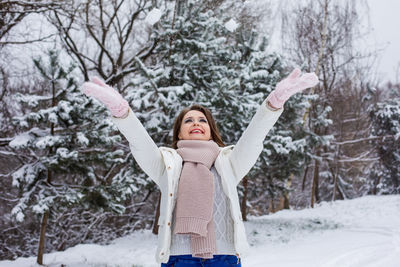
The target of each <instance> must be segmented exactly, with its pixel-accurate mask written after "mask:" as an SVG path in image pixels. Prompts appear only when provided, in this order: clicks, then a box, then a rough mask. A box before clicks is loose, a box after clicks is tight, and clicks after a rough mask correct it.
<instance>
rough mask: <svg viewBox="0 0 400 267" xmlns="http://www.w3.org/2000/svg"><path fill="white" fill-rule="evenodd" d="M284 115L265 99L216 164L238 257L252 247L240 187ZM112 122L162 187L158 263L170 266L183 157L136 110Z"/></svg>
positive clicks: (133, 153)
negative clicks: (159, 141) (160, 141)
mask: <svg viewBox="0 0 400 267" xmlns="http://www.w3.org/2000/svg"><path fill="white" fill-rule="evenodd" d="M282 112H283V109H279V110H276V111H274V110H272V109H270V108H268V107H267V105H266V100H264V102H263V103H262V105H261V106H260V107H259V108H258V111H257V112H256V114H255V115H254V117H253V118H252V120H251V122H250V124H249V125H248V127H247V129H246V130H245V131H244V133H243V134H242V136H241V137H240V139H239V141H238V142H237V144H236V145H235V146H233V145H231V146H226V147H222V148H221V149H220V153H219V155H218V157H217V159H216V160H215V163H214V166H215V169H216V170H217V172H218V174H219V175H220V176H221V183H222V189H223V191H224V193H225V194H226V195H227V196H228V199H229V202H230V205H229V208H230V211H231V216H232V219H233V223H234V246H235V249H236V252H237V254H236V255H237V256H238V257H241V256H244V255H246V253H247V251H248V249H249V244H248V242H247V238H246V233H245V228H244V224H243V221H242V214H241V212H240V206H239V197H238V193H237V188H236V187H237V185H238V183H239V182H240V180H241V179H242V178H243V177H244V176H245V175H246V174H247V173H248V172H249V170H250V169H251V168H252V167H253V165H254V164H255V162H256V160H257V158H258V157H259V155H260V153H261V151H262V149H263V141H264V139H265V137H266V135H267V133H268V132H269V130H270V129H271V128H272V126H273V125H274V124H275V122H276V121H277V120H278V118H279V116H280V115H281V114H282ZM112 120H113V121H114V123H115V124H116V125H117V127H118V128H119V130H120V131H121V133H122V134H123V135H124V136H125V137H126V139H127V140H128V141H129V145H130V148H131V151H132V155H133V156H134V158H135V160H136V161H137V163H138V164H139V166H140V167H141V168H142V169H143V171H144V172H145V173H146V174H147V175H148V176H149V177H150V178H151V179H152V180H153V181H154V182H155V183H156V184H157V185H158V186H159V188H160V191H161V204H160V205H161V206H160V217H159V220H158V225H159V230H158V247H157V252H156V261H157V262H158V263H167V262H168V259H169V255H170V245H171V221H172V212H173V210H174V206H175V203H176V196H177V191H178V181H179V177H180V174H181V169H182V158H181V157H180V156H179V154H178V153H177V152H176V150H175V149H172V148H168V147H157V146H156V144H155V143H154V141H153V140H152V139H151V137H150V136H149V134H148V133H147V131H146V130H145V128H144V127H143V125H142V124H141V123H140V121H139V120H138V119H137V117H136V116H135V114H134V113H133V112H132V110H129V114H128V116H127V117H126V118H123V119H122V118H112Z"/></svg>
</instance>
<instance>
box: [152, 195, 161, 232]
mask: <svg viewBox="0 0 400 267" xmlns="http://www.w3.org/2000/svg"><path fill="white" fill-rule="evenodd" d="M160 204H161V194H159V196H158V204H157V209H156V216H155V218H154V223H153V234H155V235H158V219H159V218H160Z"/></svg>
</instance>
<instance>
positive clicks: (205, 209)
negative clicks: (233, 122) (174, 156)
mask: <svg viewBox="0 0 400 267" xmlns="http://www.w3.org/2000/svg"><path fill="white" fill-rule="evenodd" d="M177 146H178V149H177V152H178V154H179V155H180V156H181V157H182V159H183V167H182V172H181V177H180V179H179V187H178V198H177V203H176V224H175V229H174V233H175V234H190V235H191V244H192V256H193V257H201V258H207V259H209V258H213V255H214V254H215V253H216V239H215V229H214V223H213V204H214V176H213V174H212V173H211V171H210V168H211V166H212V165H213V164H214V161H215V159H216V158H217V156H218V154H219V147H218V145H217V143H215V142H214V141H212V140H210V141H202V140H180V141H178V144H177Z"/></svg>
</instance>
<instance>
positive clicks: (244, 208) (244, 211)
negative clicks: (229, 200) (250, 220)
mask: <svg viewBox="0 0 400 267" xmlns="http://www.w3.org/2000/svg"><path fill="white" fill-rule="evenodd" d="M241 210H242V218H243V221H247V176H245V177H244V178H243V199H242V203H241Z"/></svg>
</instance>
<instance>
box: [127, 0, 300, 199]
mask: <svg viewBox="0 0 400 267" xmlns="http://www.w3.org/2000/svg"><path fill="white" fill-rule="evenodd" d="M176 12H177V13H176V16H175V20H174V21H173V20H172V19H171V16H172V14H169V15H168V14H167V15H165V16H164V17H163V18H162V20H161V25H162V28H160V29H158V30H159V31H158V32H156V34H157V35H158V36H157V38H158V39H159V40H161V41H160V43H159V46H158V47H157V48H156V49H155V53H156V54H157V55H161V56H160V58H161V60H159V61H157V63H154V62H155V61H154V60H148V61H147V62H141V61H139V60H138V59H137V65H138V67H139V69H140V70H141V74H140V75H137V76H136V77H135V79H134V80H132V84H133V86H134V88H137V89H134V90H131V91H130V92H129V93H128V98H129V99H130V102H131V104H132V107H133V108H134V110H135V112H136V114H137V116H138V117H139V118H140V119H141V121H142V122H144V124H145V127H146V128H147V130H148V131H149V133H150V135H151V136H152V137H153V139H154V140H155V141H156V143H157V144H158V145H165V144H168V143H169V140H168V137H169V136H170V134H171V131H170V130H171V128H172V122H173V120H174V119H175V117H176V116H177V113H178V112H179V111H180V110H181V109H182V108H183V107H187V106H190V105H192V104H194V103H198V104H201V105H204V106H206V107H208V108H210V109H211V111H212V112H213V114H214V115H215V117H216V120H217V122H218V125H219V128H220V131H221V134H222V137H223V140H224V142H225V143H226V144H234V143H236V142H237V141H238V139H239V137H240V136H241V134H242V133H243V131H244V130H245V129H246V127H247V125H248V123H249V122H250V119H251V118H252V116H253V115H254V113H255V111H256V110H257V107H258V106H259V105H260V104H261V103H262V101H263V100H264V99H265V98H266V96H267V95H268V93H269V92H271V91H272V90H273V89H274V86H275V84H276V83H277V81H279V80H280V79H281V78H282V77H283V75H282V74H283V66H282V62H281V59H280V57H279V56H278V55H277V54H274V53H270V52H269V51H267V49H266V47H267V40H266V38H264V39H262V38H260V37H259V36H258V35H257V34H256V33H255V32H254V31H251V29H248V28H239V29H237V30H236V32H235V31H234V32H232V31H230V30H229V29H228V28H227V27H226V25H225V23H226V22H227V21H229V20H230V19H231V18H230V17H227V16H226V15H225V14H227V12H224V10H219V9H217V10H213V11H211V10H208V9H207V8H205V6H204V4H203V3H202V2H201V1H186V2H180V5H179V7H178V8H177V11H176ZM303 102H304V101H302V98H301V97H300V98H299V97H297V98H294V100H291V101H290V103H289V104H288V106H287V107H286V108H287V109H289V112H287V115H285V116H284V118H283V119H282V121H281V122H280V124H279V125H280V126H278V127H279V129H280V130H276V132H275V133H274V134H273V135H270V136H269V138H268V139H267V141H266V149H265V151H264V153H263V154H262V159H261V160H260V161H259V162H258V164H257V167H256V168H254V169H253V171H252V173H251V175H252V176H253V177H256V176H259V177H260V180H263V183H264V186H257V188H259V189H260V190H262V191H263V192H264V191H266V190H269V194H268V196H269V197H272V196H274V195H280V194H282V193H283V192H285V186H284V183H285V181H286V180H287V179H288V177H289V174H290V173H298V171H299V170H300V169H301V168H300V166H301V163H302V161H301V158H302V155H301V151H302V148H303V145H304V140H301V138H302V137H300V136H295V137H293V135H296V134H297V135H299V133H298V132H299V131H300V130H299V118H298V116H296V114H300V113H299V112H296V111H295V110H296V109H298V108H301V107H304V103H303ZM302 103H303V104H302ZM271 155H272V156H271ZM289 157H290V163H288V162H287V161H289V159H288V158H289ZM282 158H285V160H284V161H283V162H282ZM271 159H273V160H271ZM286 159H287V160H286ZM274 165H276V166H275V167H272V166H274ZM284 167H285V168H284ZM272 169H273V170H272ZM266 174H268V175H269V176H268V175H266ZM266 176H268V177H270V178H267V179H266ZM279 181H280V182H279ZM278 192H279V193H278ZM257 193H259V192H257ZM254 195H256V193H255V194H254ZM258 195H259V194H258Z"/></svg>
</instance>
